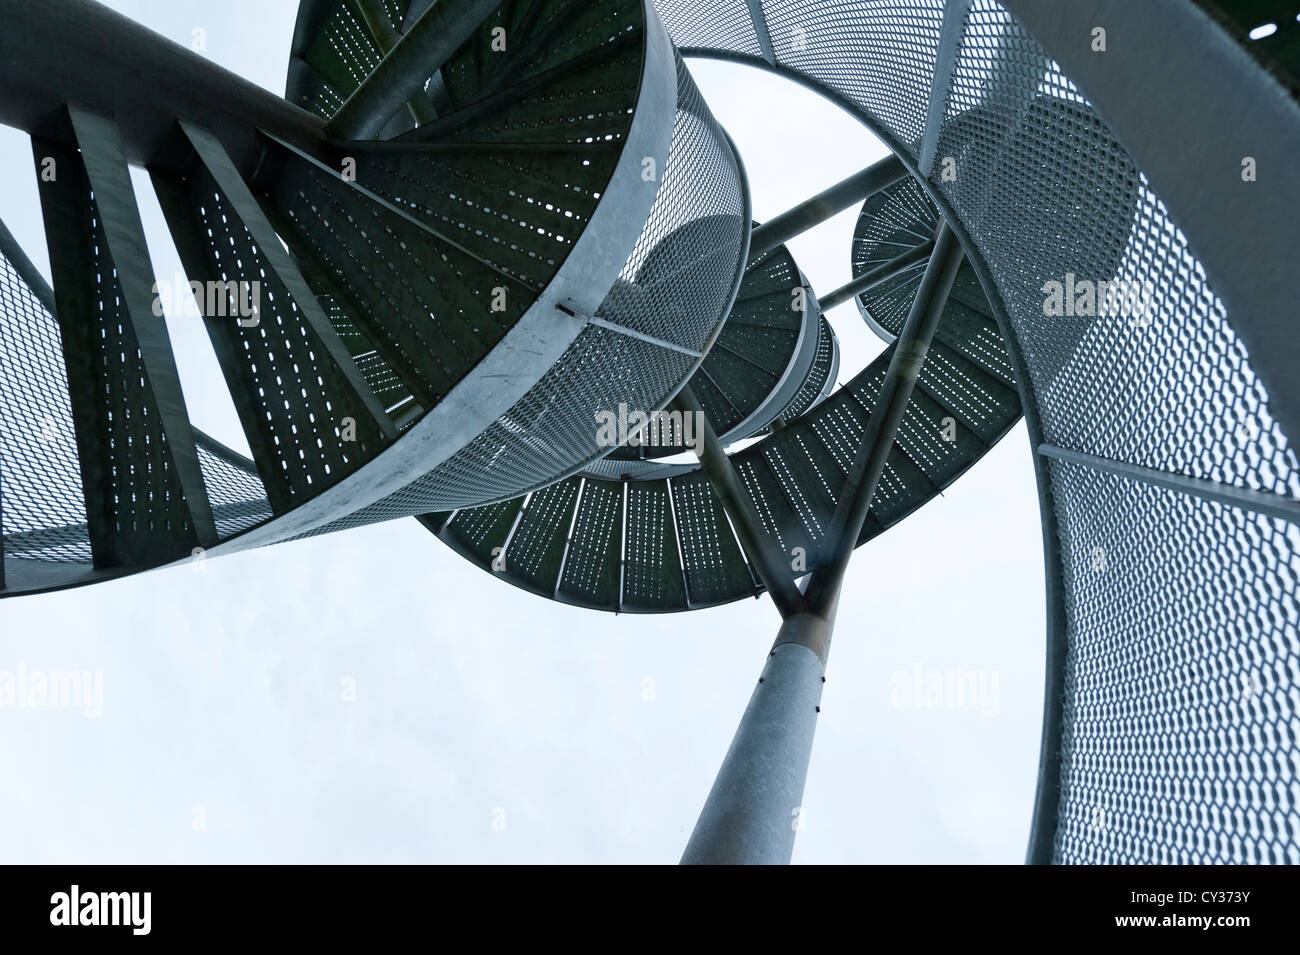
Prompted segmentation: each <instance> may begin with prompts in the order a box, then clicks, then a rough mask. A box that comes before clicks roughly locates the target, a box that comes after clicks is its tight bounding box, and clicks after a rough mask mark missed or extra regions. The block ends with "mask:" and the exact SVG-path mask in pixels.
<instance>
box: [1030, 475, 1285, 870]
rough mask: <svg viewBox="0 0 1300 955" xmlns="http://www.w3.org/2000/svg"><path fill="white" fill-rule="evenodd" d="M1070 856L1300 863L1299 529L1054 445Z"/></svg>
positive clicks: (1060, 837) (1065, 847)
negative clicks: (1126, 474)
mask: <svg viewBox="0 0 1300 955" xmlns="http://www.w3.org/2000/svg"><path fill="white" fill-rule="evenodd" d="M1051 478H1052V488H1053V491H1054V493H1055V495H1056V498H1057V500H1058V501H1060V502H1061V505H1062V506H1061V508H1060V511H1059V515H1060V521H1061V523H1060V532H1061V543H1062V556H1063V562H1064V567H1065V582H1066V592H1067V594H1068V597H1067V600H1068V603H1069V619H1070V632H1069V638H1070V651H1069V656H1068V659H1067V663H1066V669H1065V693H1066V705H1065V720H1064V729H1063V734H1062V741H1061V748H1062V757H1061V761H1062V763H1061V787H1062V788H1061V804H1060V822H1059V825H1058V830H1057V835H1056V858H1057V860H1058V861H1060V862H1087V863H1092V862H1109V863H1116V862H1118V863H1134V862H1157V863H1198V864H1200V863H1263V862H1271V863H1290V864H1293V865H1294V864H1300V846H1298V845H1297V842H1298V836H1300V802H1298V800H1300V794H1298V793H1297V780H1298V779H1300V765H1298V764H1297V755H1296V754H1297V746H1298V745H1300V696H1297V692H1296V681H1297V674H1298V673H1300V593H1298V592H1297V591H1298V590H1300V556H1298V555H1300V528H1297V527H1296V525H1294V524H1290V523H1287V522H1284V521H1280V520H1277V519H1275V518H1269V517H1264V516H1261V515H1258V514H1252V513H1250V512H1246V511H1242V510H1240V509H1238V508H1234V507H1229V506H1226V505H1223V504H1217V503H1211V502H1207V501H1202V500H1199V499H1197V498H1192V497H1188V496H1187V495H1184V494H1179V493H1177V492H1175V491H1170V490H1164V489H1160V488H1155V487H1151V486H1149V485H1146V484H1141V483H1137V482H1134V481H1130V480H1126V479H1124V478H1120V477H1114V476H1111V475H1106V474H1099V473H1098V472H1096V471H1094V470H1092V469H1090V468H1086V467H1082V466H1079V465H1075V464H1069V463H1064V462H1053V463H1052V465H1051Z"/></svg>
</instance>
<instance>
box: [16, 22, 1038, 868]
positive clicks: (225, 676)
mask: <svg viewBox="0 0 1300 955" xmlns="http://www.w3.org/2000/svg"><path fill="white" fill-rule="evenodd" d="M110 6H112V7H114V8H116V9H118V10H120V11H121V12H123V13H125V14H127V15H128V16H130V17H132V18H134V19H136V20H138V21H140V22H142V23H144V24H145V25H147V26H149V27H150V28H152V29H154V30H157V31H158V32H160V33H162V34H163V35H165V36H167V37H169V38H171V39H174V40H176V41H178V42H181V43H184V44H185V45H186V46H189V45H191V41H192V39H193V38H194V36H195V33H194V31H195V29H196V28H197V29H201V30H202V31H203V34H202V37H203V40H204V41H205V44H206V50H205V51H204V55H206V56H208V57H209V58H211V59H212V60H214V61H215V62H217V63H220V64H221V65H222V66H224V67H226V68H228V69H231V70H233V71H235V72H237V73H239V74H241V75H243V76H245V77H247V78H248V79H250V80H253V81H254V82H257V83H259V84H261V85H263V86H265V87H267V88H268V89H271V90H274V91H275V92H276V93H281V92H283V86H284V76H285V69H286V64H287V57H288V48H289V42H290V38H291V35H292V30H293V19H294V15H295V13H296V6H297V5H296V3H294V2H292V0H257V2H253V0H239V2H232V0H224V2H216V0H204V2H195V0H153V2H145V0H138V2H128V0H115V2H112V3H110ZM691 69H692V72H693V73H694V75H695V78H696V80H697V82H698V83H699V85H700V87H701V89H702V91H703V93H704V95H705V98H706V99H707V101H708V102H709V104H710V105H711V107H712V108H713V110H714V113H715V115H717V117H718V118H719V119H720V120H721V122H722V123H723V125H725V126H726V128H727V129H728V131H729V132H730V133H731V135H732V136H733V138H734V139H735V141H736V143H737V145H738V147H739V149H740V151H741V154H742V156H743V158H744V161H745V164H746V166H747V169H748V173H749V179H750V185H751V189H752V193H753V205H754V214H755V216H756V217H757V218H759V219H766V218H770V217H771V216H773V215H775V214H777V213H778V212H781V211H783V210H784V209H785V208H787V207H789V206H790V205H793V204H794V203H796V202H798V201H800V200H802V199H804V198H806V197H807V196H809V195H811V194H813V193H815V192H817V191H819V190H820V189H823V188H825V187H826V186H828V185H830V184H832V183H834V182H836V181H838V180H839V179H841V178H843V177H844V176H847V175H849V174H850V173H852V172H855V171H857V170H858V169H860V168H861V167H862V166H864V165H866V164H868V163H869V162H872V161H874V160H875V159H877V158H879V157H881V156H882V155H884V149H883V147H881V146H880V144H879V143H878V142H877V141H876V140H875V139H874V138H873V137H872V136H871V135H870V134H869V133H867V132H866V131H865V130H864V129H863V128H862V127H860V126H859V125H858V124H857V123H856V122H855V121H853V120H852V119H850V118H849V117H848V116H847V115H846V114H844V113H842V112H840V111H839V110H838V109H837V108H836V107H834V106H831V105H830V104H828V103H825V102H823V101H821V100H820V99H818V98H817V97H816V96H815V95H814V94H812V93H810V92H808V91H806V90H804V89H802V88H801V87H798V86H796V85H794V84H791V83H788V82H786V81H784V80H780V79H777V78H774V77H771V76H769V75H767V74H764V73H761V72H758V71H754V70H750V69H747V68H745V67H740V66H736V65H732V64H721V63H713V62H704V61H692V63H691ZM0 176H2V177H3V178H2V181H3V188H0V218H3V219H4V221H5V222H6V224H7V225H8V226H9V227H10V229H11V230H12V231H13V232H14V233H15V235H16V236H17V237H18V239H19V241H20V242H21V243H22V244H23V245H24V247H25V248H26V249H27V250H28V253H29V255H30V256H31V257H32V259H33V260H34V261H35V262H36V263H37V264H38V266H39V267H40V268H41V269H42V271H44V272H45V274H46V275H47V276H48V274H49V273H48V267H47V256H46V253H45V250H44V247H43V242H44V240H43V237H42V230H41V224H40V208H39V203H38V199H37V192H36V180H35V175H34V172H33V167H32V157H31V151H30V147H29V145H28V142H27V140H26V137H25V136H24V135H22V134H20V133H18V132H16V131H14V130H10V129H4V128H0ZM135 183H136V189H137V192H138V194H139V196H138V197H139V200H140V204H141V208H142V211H143V213H144V219H145V226H146V231H147V232H148V236H149V241H150V250H151V253H152V254H153V257H154V264H155V270H156V272H157V273H158V276H159V277H160V278H162V279H165V280H170V279H171V277H172V276H173V275H175V274H176V273H177V272H178V271H179V263H178V260H177V258H176V255H175V252H174V250H173V249H172V248H171V246H170V240H169V239H168V237H167V235H166V232H165V230H164V229H163V228H162V217H161V214H160V213H159V212H158V209H157V202H156V200H155V199H154V197H153V195H152V193H150V192H149V190H148V179H147V177H145V176H142V175H137V176H136V177H135ZM855 216H856V212H855V211H850V212H846V213H844V214H842V215H840V216H838V217H836V218H835V219H833V220H832V221H830V222H829V223H827V224H825V225H823V226H821V227H819V228H818V229H817V230H816V231H815V232H813V233H810V234H807V235H804V236H801V237H800V238H798V239H796V240H794V241H793V242H792V243H791V249H792V251H793V252H794V254H795V257H796V259H797V261H798V262H799V265H800V266H801V267H802V268H803V270H804V272H805V273H806V274H807V275H808V277H809V278H810V280H811V281H812V284H813V286H814V288H815V289H816V290H817V291H818V292H819V293H825V292H828V291H830V290H831V289H833V288H835V287H837V286H838V285H840V284H842V283H843V282H844V281H846V280H848V278H849V277H850V272H849V240H850V236H851V235H852V229H853V222H854V219H855ZM829 317H830V319H831V322H832V324H833V325H834V327H835V330H836V333H837V334H838V336H839V339H840V343H841V345H842V346H843V353H842V354H843V358H842V361H841V374H840V380H841V381H846V380H848V379H849V378H851V377H852V376H853V374H855V373H856V372H857V370H858V369H860V368H861V367H862V365H863V364H864V363H865V362H866V361H867V360H869V359H870V358H871V357H873V356H874V355H875V354H876V353H877V352H878V351H879V350H880V349H881V348H882V347H883V345H882V343H881V342H880V341H879V340H878V339H876V338H875V337H874V336H873V335H872V334H871V333H870V332H869V331H868V330H867V329H866V327H865V326H864V324H863V323H862V321H861V319H860V318H859V316H858V314H857V312H856V310H855V309H854V308H853V306H852V305H851V304H850V305H848V306H844V307H841V308H840V309H838V310H836V311H835V312H832V313H831V314H830V316H829ZM169 329H170V331H171V334H172V339H173V345H174V347H175V348H176V351H177V356H178V364H179V367H180V370H181V377H182V382H183V385H184V389H185V394H186V399H187V403H188V405H189V410H190V415H191V417H192V419H193V420H194V422H195V423H196V424H197V425H198V426H199V427H201V428H203V429H204V430H207V431H208V432H209V433H211V434H213V435H215V436H217V437H218V438H221V439H222V440H225V441H227V442H228V443H230V444H231V445H233V446H235V447H246V445H245V444H244V442H243V438H242V435H241V434H240V433H239V429H238V425H237V423H236V418H235V415H234V410H233V406H232V405H231V403H230V400H229V397H228V395H226V393H225V389H224V385H223V384H222V382H221V378H220V374H219V372H218V370H217V366H216V362H215V359H213V357H212V354H211V350H210V348H209V347H208V344H207V336H206V334H204V332H203V330H202V327H201V325H200V323H199V320H198V319H186V318H177V319H174V320H170V321H169ZM778 622H779V621H778V617H777V614H776V611H775V610H774V609H773V608H772V606H771V604H770V603H769V602H768V601H767V600H766V599H764V600H761V601H745V602H742V603H738V604H732V605H730V606H727V607H722V608H716V609H713V610H705V611H696V612H693V613H689V614H677V615H672V616H637V615H622V616H618V617H615V616H612V615H608V614H601V613H597V612H593V611H584V610H579V609H576V608H573V607H567V606H563V605H560V604H556V603H553V602H551V601H548V600H544V599H542V598H539V597H536V596H534V595H531V594H527V593H524V592H523V591H520V590H516V589H515V588H513V587H511V586H509V585H507V584H504V583H501V582H499V581H497V580H494V579H493V578H492V577H491V576H489V575H488V574H486V573H484V572H483V571H481V570H479V569H477V568H476V567H473V566H471V565H470V564H468V563H467V562H465V561H464V560H462V559H461V558H460V557H458V556H457V555H456V554H454V553H453V552H452V551H451V550H449V549H448V548H446V547H445V546H443V545H442V544H441V543H439V542H438V541H437V540H436V539H435V538H434V537H433V536H432V535H430V534H429V533H428V532H427V531H426V530H424V529H423V528H422V527H421V526H420V525H418V524H417V523H416V522H415V521H414V520H413V519H408V520H402V521H396V522H390V523H387V524H380V525H376V526H372V527H367V528H362V529H360V530H355V531H349V532H345V533H342V534H334V535H331V536H328V537H318V538H312V539H310V540H306V541H299V542H295V543H290V544H282V545H277V546H275V547H271V548H266V549H263V550H259V551H255V552H252V553H246V554H239V555H235V556H233V557H227V558H222V559H214V560H209V561H206V562H204V563H203V564H201V565H196V566H195V567H183V568H180V569H173V570H166V571H158V572H153V573H147V574H142V575H138V576H135V577H132V578H129V579H126V580H122V581H117V582H113V583H108V584H102V585H99V586H95V587H89V588H83V589H80V590H74V591H67V592H64V593H59V594H52V595H47V596H39V597H25V598H19V599H14V600H4V601H0V674H2V673H5V672H8V673H11V674H15V673H17V672H18V671H19V669H20V668H25V670H26V671H29V672H30V671H43V672H48V671H60V670H78V671H91V672H94V673H96V674H102V680H103V684H102V686H103V693H102V713H101V714H100V715H98V716H93V715H86V714H85V713H83V712H82V711H81V710H80V709H76V708H50V707H44V708H37V707H20V706H9V707H3V706H0V765H3V767H4V769H3V772H2V773H0V779H2V780H3V782H0V860H3V861H5V862H59V863H110V862H112V863H143V862H347V861H358V862H359V861H393V862H396V861H404V862H606V863H622V862H659V863H668V862H675V861H676V860H677V858H678V857H679V855H680V853H681V850H682V848H683V847H684V845H685V843H686V839H687V836H688V835H689V832H690V829H691V827H692V825H693V823H694V820H695V816H696V814H697V813H698V811H699V809H700V807H701V805H702V803H703V801H704V797H705V796H706V795H707V793H708V789H709V786H710V784H711V783H712V780H713V776H714V773H715V772H716V770H717V767H718V765H719V763H720V762H721V759H722V756H723V754H724V753H725V751H726V748H727V745H728V743H729V741H730V738H731V735H732V732H733V731H734V729H735V726H736V722H737V720H738V719H739V717H740V714H741V712H742V711H743V709H744V706H745V703H746V701H747V699H748V697H749V694H750V691H751V690H752V688H753V685H754V681H755V679H756V678H757V676H758V673H759V671H760V670H761V668H762V664H763V661H764V657H765V655H766V651H767V648H768V646H769V645H770V643H771V641H772V639H773V638H774V636H775V634H776V630H777V626H778ZM1043 629H1044V611H1043V574H1042V549H1041V532H1040V529H1039V522H1038V503H1037V497H1036V493H1035V488H1034V482H1033V473H1032V467H1031V458H1030V449H1029V446H1028V441H1027V438H1026V435H1025V430H1024V426H1023V424H1022V425H1019V426H1017V427H1016V428H1015V429H1014V430H1013V431H1012V432H1011V434H1010V435H1009V436H1008V437H1007V438H1005V439H1004V440H1003V441H1002V442H1001V443H1000V444H999V445H998V446H997V447H996V448H994V449H993V451H991V452H990V453H989V454H988V456H987V457H986V458H985V459H984V460H983V461H981V462H980V463H979V464H978V465H976V467H975V468H973V469H972V470H971V471H970V472H968V473H967V474H966V475H965V476H964V477H963V478H962V479H961V480H960V481H959V482H958V483H957V485H956V486H955V487H953V488H952V489H951V490H950V491H949V492H948V493H947V495H946V496H945V497H943V498H941V499H939V500H936V501H934V502H932V503H931V504H929V505H927V506H926V507H925V508H923V509H922V510H921V511H920V512H919V513H917V514H916V515H914V516H912V517H911V518H909V519H908V520H907V521H906V522H904V523H903V524H902V525H901V526H899V527H897V528H895V529H893V530H891V531H889V532H888V533H886V534H885V535H884V536H883V537H881V538H878V539H877V540H875V541H873V542H872V543H871V544H869V545H868V546H866V547H864V548H862V549H860V550H859V551H858V554H857V556H856V558H855V560H854V562H853V564H852V565H851V566H850V568H849V572H848V578H847V581H846V585H845V593H844V596H843V599H842V600H841V602H840V610H839V620H838V623H837V626H836V630H835V637H834V645H833V647H832V651H831V655H830V663H829V669H828V672H827V684H826V691H825V696H824V699H823V701H822V714H821V722H820V725H819V727H818V730H817V741H816V744H815V747H814V751H813V758H812V766H811V769H810V772H809V779H808V788H807V792H806V794H805V799H804V825H805V828H804V829H803V831H802V832H800V834H799V837H798V839H797V840H796V845H795V853H794V861H795V862H797V863H823V862H1002V863H1018V862H1021V861H1022V860H1023V857H1024V851H1025V843H1026V839H1027V836H1028V826H1029V816H1030V810H1031V807H1032V805H1033V795H1034V785H1035V777H1036V768H1037V756H1038V746H1039V731H1040V720H1041V711H1042V687H1043V647H1044V636H1043ZM950 672H951V673H962V674H972V673H974V674H976V675H977V677H978V678H979V679H981V680H982V681H983V685H984V687H985V690H986V694H987V695H986V697H985V699H984V700H982V701H980V700H976V701H973V703H972V705H968V706H947V707H920V706H909V705H901V704H902V703H903V700H902V697H901V692H900V688H902V689H906V688H910V687H911V685H912V683H913V681H915V680H916V679H917V678H918V675H919V677H920V678H921V679H924V678H925V677H926V676H927V675H930V674H944V673H950ZM352 688H354V689H355V692H354V693H353V692H350V690H351V689H352Z"/></svg>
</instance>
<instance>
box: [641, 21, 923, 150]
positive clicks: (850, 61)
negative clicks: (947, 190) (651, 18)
mask: <svg viewBox="0 0 1300 955" xmlns="http://www.w3.org/2000/svg"><path fill="white" fill-rule="evenodd" d="M660 6H661V7H665V6H670V4H667V3H661V4H660ZM762 8H763V14H764V17H765V19H766V21H767V26H768V32H769V33H770V34H771V36H772V45H773V48H774V49H775V51H776V60H777V63H778V64H779V65H780V66H783V67H787V68H789V69H792V70H796V71H798V72H799V73H801V74H803V75H804V76H807V77H809V78H810V79H813V80H815V81H817V82H818V83H820V84H822V85H824V86H827V87H829V88H830V89H833V90H835V91H836V92H838V93H839V94H840V95H842V96H844V97H846V98H847V99H849V100H850V101H851V102H852V103H854V104H856V105H857V106H859V107H860V108H862V109H865V110H867V111H868V112H870V113H871V114H872V115H873V116H875V117H876V119H877V120H878V121H879V122H880V123H881V124H882V125H883V126H884V127H885V128H886V129H887V130H889V132H891V133H893V134H894V136H895V137H896V138H897V139H898V140H899V141H900V142H902V143H904V144H908V145H912V146H913V147H914V150H915V148H916V147H917V146H919V142H920V139H921V135H922V133H923V132H924V131H925V116H926V108H927V105H928V103H929V100H930V88H931V86H932V85H933V81H934V63H935V59H936V56H937V53H938V47H939V33H940V28H941V26H942V24H943V0H920V2H918V0H875V2H872V3H862V2H861V0H822V2H818V3H809V2H807V0H769V2H766V3H763V4H762Z"/></svg>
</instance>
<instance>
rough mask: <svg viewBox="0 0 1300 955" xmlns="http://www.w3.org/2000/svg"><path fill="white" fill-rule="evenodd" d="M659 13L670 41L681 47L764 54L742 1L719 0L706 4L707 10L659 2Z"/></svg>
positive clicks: (753, 54)
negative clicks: (666, 4)
mask: <svg viewBox="0 0 1300 955" xmlns="http://www.w3.org/2000/svg"><path fill="white" fill-rule="evenodd" d="M659 14H660V16H662V17H663V21H664V25H665V26H667V27H668V32H669V34H671V35H672V38H673V42H674V43H676V44H677V45H678V46H679V47H682V48H683V49H688V48H690V47H693V46H709V47H713V48H716V49H722V50H728V51H730V52H732V53H743V54H745V55H747V56H762V55H763V51H762V48H761V47H760V46H759V43H758V36H757V34H756V33H755V32H754V24H753V22H752V21H751V20H750V16H749V6H748V4H746V3H745V0H718V2H717V3H711V4H709V7H708V11H707V13H706V12H705V11H704V10H703V9H701V8H700V7H698V6H684V5H683V6H664V5H659Z"/></svg>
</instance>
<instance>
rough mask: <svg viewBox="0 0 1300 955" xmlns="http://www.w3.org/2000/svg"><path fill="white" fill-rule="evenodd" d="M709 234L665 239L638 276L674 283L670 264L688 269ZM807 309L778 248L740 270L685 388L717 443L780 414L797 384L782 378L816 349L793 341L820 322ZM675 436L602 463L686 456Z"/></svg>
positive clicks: (788, 259) (786, 256) (668, 432)
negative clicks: (730, 300) (657, 275)
mask: <svg viewBox="0 0 1300 955" xmlns="http://www.w3.org/2000/svg"><path fill="white" fill-rule="evenodd" d="M714 228H715V223H713V222H711V221H708V220H705V221H703V222H702V223H701V224H698V225H697V224H691V225H688V227H687V231H686V232H684V233H682V234H676V233H675V234H674V235H673V236H670V237H669V239H668V240H667V241H665V242H662V243H660V245H659V246H658V248H657V249H656V250H655V252H654V253H652V259H651V261H648V262H647V264H646V265H645V266H642V269H641V272H642V274H646V273H648V272H650V271H658V272H661V273H663V274H665V275H666V276H667V277H668V278H667V281H674V280H675V279H674V278H673V276H674V275H675V273H676V272H677V270H678V268H679V267H678V266H677V265H676V264H675V262H674V261H672V260H674V259H685V260H686V261H687V262H690V261H691V260H692V259H693V258H695V257H696V256H698V255H699V254H700V252H702V251H703V250H704V249H706V248H707V247H708V243H709V242H710V241H712V240H713V238H714V237H713V236H712V235H711V234H710V233H712V232H713V231H714ZM696 234H698V238H696V237H694V236H695V235H696ZM660 250H663V251H660ZM652 263H653V264H652ZM796 292H798V293H799V294H798V297H797V298H796V297H795V293H796ZM812 302H814V299H813V297H812V296H811V295H810V294H808V293H807V289H806V287H805V282H804V278H803V275H802V274H801V273H800V271H799V268H798V266H796V265H795V262H794V258H793V257H792V256H791V255H790V252H789V250H788V249H786V248H785V247H784V246H779V247H777V248H775V249H773V250H771V251H770V252H768V253H767V254H765V255H763V256H761V257H760V258H759V259H758V260H757V261H755V262H751V263H749V264H748V265H747V266H746V268H745V273H744V275H743V276H742V277H741V282H740V290H739V292H738V293H737V295H736V301H735V303H734V304H733V305H732V308H731V311H730V313H729V314H728V315H727V322H726V324H725V325H724V326H723V328H722V331H721V332H720V333H719V334H718V337H717V340H716V341H714V342H713V345H712V346H711V347H710V349H709V353H708V355H707V356H706V357H705V359H704V362H703V364H701V365H700V367H699V370H697V371H696V372H695V374H694V375H692V376H691V380H690V382H689V386H690V388H691V391H692V392H693V393H694V394H695V397H696V399H697V400H698V401H699V403H700V407H701V408H702V409H703V410H704V414H705V416H706V417H707V418H708V421H709V424H710V425H711V426H712V427H713V430H714V431H715V432H716V433H717V435H718V437H719V438H721V439H722V441H723V442H724V443H725V442H728V441H734V440H738V439H740V438H746V437H749V436H750V435H752V434H754V433H756V432H757V431H759V430H761V428H762V427H763V426H765V425H767V424H768V422H769V421H770V420H771V419H772V418H773V417H774V416H775V415H776V414H777V413H778V412H779V411H780V409H781V408H782V402H784V401H786V400H787V397H786V396H788V395H789V394H790V393H791V392H792V391H794V390H795V389H796V388H797V387H798V385H799V382H798V381H794V380H791V378H787V377H785V376H787V375H788V374H789V375H793V374H794V373H795V372H796V371H797V370H798V368H799V365H800V362H801V360H804V363H805V364H808V363H809V361H810V356H811V353H812V351H813V350H814V349H815V348H816V342H815V340H813V339H804V338H803V337H802V334H801V333H802V329H803V326H804V325H805V324H809V325H811V324H812V323H813V322H815V321H816V320H818V319H819V317H820V316H819V313H818V312H817V311H816V310H815V309H814V308H812V307H811V303H812ZM742 424H744V428H743V429H742V428H741V427H740V426H741V425H742ZM663 425H664V423H663V422H661V427H663ZM679 431H680V429H679V428H677V427H676V422H675V421H673V422H672V424H671V427H664V432H663V433H662V434H660V435H659V440H658V443H657V444H654V445H650V446H647V445H646V444H645V443H640V444H639V445H638V446H637V447H631V446H627V445H625V446H623V447H621V448H619V449H618V450H616V451H615V452H613V453H612V454H611V455H609V457H608V458H607V459H606V460H609V461H618V460H625V461H627V460H636V459H646V458H656V457H665V456H668V455H672V454H680V453H682V452H684V451H688V450H689V448H687V447H686V445H685V441H684V438H683V436H682V435H681V434H680V433H678V432H679Z"/></svg>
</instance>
